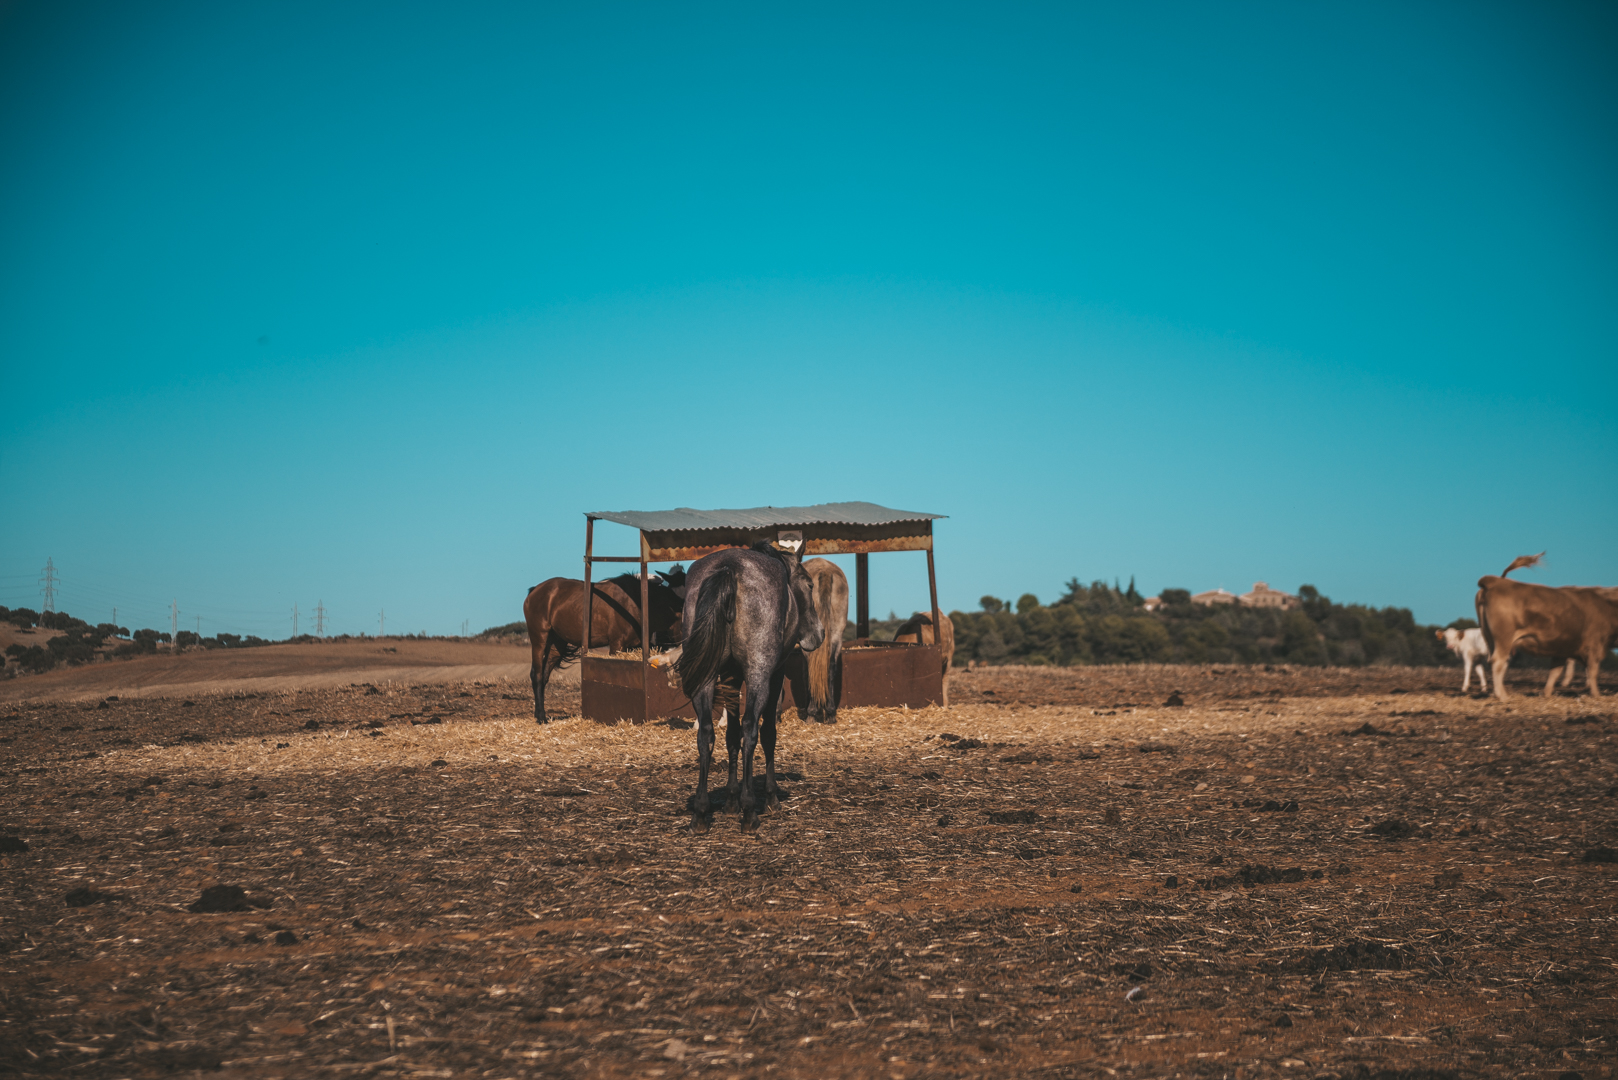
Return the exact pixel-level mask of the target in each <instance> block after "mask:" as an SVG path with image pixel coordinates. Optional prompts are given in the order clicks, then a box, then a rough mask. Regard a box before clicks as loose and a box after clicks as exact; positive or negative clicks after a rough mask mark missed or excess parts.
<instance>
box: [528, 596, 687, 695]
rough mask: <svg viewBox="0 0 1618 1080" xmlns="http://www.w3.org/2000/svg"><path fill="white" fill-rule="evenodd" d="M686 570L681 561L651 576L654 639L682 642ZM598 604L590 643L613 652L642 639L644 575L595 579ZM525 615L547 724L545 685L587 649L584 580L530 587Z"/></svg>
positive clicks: (531, 677) (532, 671) (533, 677)
mask: <svg viewBox="0 0 1618 1080" xmlns="http://www.w3.org/2000/svg"><path fill="white" fill-rule="evenodd" d="M684 586H685V571H684V570H683V569H681V568H680V567H678V566H676V567H675V568H674V569H673V570H672V571H670V572H669V573H667V574H658V575H656V576H655V577H653V578H652V579H651V582H650V589H649V592H650V596H651V604H652V618H651V631H652V642H653V643H654V644H660V645H671V644H676V643H678V642H679V640H680V638H681V636H682V633H681V629H682V628H681V617H682V612H681V607H682V605H683V604H684V602H685V600H684V596H685V588H684ZM590 592H591V594H592V596H593V599H594V604H593V606H592V608H591V611H590V648H592V649H598V648H600V647H601V646H603V645H605V646H607V647H609V648H610V649H612V651H613V652H622V651H624V650H625V649H629V648H633V647H636V646H639V645H640V575H639V574H620V575H618V576H617V577H615V578H609V579H608V580H606V581H592V582H591V583H590ZM522 614H523V619H524V621H526V622H527V623H528V646H529V648H530V649H532V650H533V654H534V660H533V663H532V665H531V666H530V667H529V669H528V681H529V682H531V683H532V684H533V687H534V720H535V722H536V723H540V724H543V723H545V722H546V721H547V720H548V719H549V717H547V716H546V715H545V687H546V685H547V684H548V683H549V682H550V681H551V674H552V673H553V672H554V671H556V670H557V669H558V668H560V667H562V666H563V665H564V664H568V663H571V662H572V661H574V660H577V659H578V658H579V656H580V655H581V654H582V653H583V652H585V651H586V650H585V649H584V582H582V581H580V580H578V579H577V578H559V577H556V578H550V579H549V580H547V581H542V582H540V583H539V584H538V585H535V586H534V587H533V588H532V589H529V590H528V596H527V598H526V599H524V600H523V602H522Z"/></svg>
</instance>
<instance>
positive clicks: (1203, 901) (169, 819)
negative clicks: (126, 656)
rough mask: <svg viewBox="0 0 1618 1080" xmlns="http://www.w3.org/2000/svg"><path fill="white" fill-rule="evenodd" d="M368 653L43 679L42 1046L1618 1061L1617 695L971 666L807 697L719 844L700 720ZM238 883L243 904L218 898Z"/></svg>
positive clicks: (27, 821) (7, 831) (279, 1065)
mask: <svg viewBox="0 0 1618 1080" xmlns="http://www.w3.org/2000/svg"><path fill="white" fill-rule="evenodd" d="M403 652H404V650H403V648H402V647H401V654H403ZM182 659H183V658H182ZM109 666H110V665H109ZM400 666H401V667H405V666H408V665H404V664H403V663H402V661H401V664H400ZM445 666H451V665H445ZM80 670H81V671H85V672H96V671H99V666H92V667H90V668H85V669H80ZM328 674H329V673H328ZM249 677H264V676H262V675H259V676H249ZM45 678H48V677H41V680H38V681H37V683H36V684H37V685H39V686H42V687H44V688H45V689H46V690H47V691H48V692H50V693H52V694H57V695H60V693H62V692H65V691H64V688H63V687H52V686H47V685H46V684H45V683H44V681H43V680H44V679H45ZM28 681H30V682H33V681H34V680H28ZM209 681H212V682H219V681H222V680H209ZM348 681H351V682H352V681H359V682H364V681H371V682H373V684H374V685H371V686H363V685H362V686H347V685H343V686H341V687H338V688H331V689H303V690H290V691H274V692H258V691H251V690H248V691H243V690H233V691H231V692H230V693H215V694H202V693H195V694H193V695H191V696H188V697H185V698H183V699H182V698H178V697H159V696H149V697H143V698H137V699H131V698H129V697H127V696H125V695H122V694H120V695H118V697H119V700H117V701H95V702H91V701H64V700H60V699H59V696H58V699H54V700H53V699H47V698H43V697H39V696H34V697H31V698H29V699H27V700H19V699H17V698H12V699H11V702H10V703H9V704H7V705H5V706H3V707H0V882H3V886H0V888H3V892H0V1071H10V1072H12V1073H15V1074H18V1075H23V1076H55V1075H65V1076H90V1077H160V1076H184V1077H191V1076H194V1075H202V1076H207V1077H220V1076H224V1077H238V1076H239V1077H308V1076H331V1077H345V1076H355V1077H374V1076H407V1077H423V1076H435V1077H489V1078H499V1077H586V1076H589V1077H596V1076H600V1077H631V1076H634V1077H669V1078H672V1077H680V1076H712V1077H729V1076H747V1077H765V1076H769V1077H804V1078H812V1080H826V1078H830V1077H844V1076H847V1077H901V1078H911V1077H975V1076H1008V1077H1042V1078H1043V1077H1100V1076H1118V1075H1135V1076H1186V1077H1249V1078H1250V1077H1272V1076H1274V1077H1280V1076H1288V1077H1295V1076H1307V1077H1340V1078H1347V1077H1360V1078H1369V1077H1380V1078H1384V1080H1389V1078H1404V1080H1419V1078H1434V1077H1474V1076H1534V1077H1566V1076H1570V1075H1579V1076H1584V1077H1595V1076H1610V1075H1611V1072H1612V1067H1613V1065H1614V1064H1615V1061H1614V1059H1615V1056H1618V1055H1615V1043H1618V1004H1615V1000H1614V995H1615V990H1618V967H1615V958H1618V953H1615V948H1618V941H1615V919H1618V893H1615V891H1614V887H1613V886H1614V879H1615V876H1618V862H1614V861H1613V860H1615V859H1618V853H1615V852H1614V850H1613V849H1614V848H1618V756H1615V749H1618V746H1615V734H1618V702H1614V701H1613V700H1612V699H1603V700H1600V701H1593V700H1591V699H1590V698H1588V697H1580V696H1562V697H1556V698H1552V699H1550V700H1545V699H1540V698H1532V699H1530V698H1521V697H1519V698H1516V699H1514V700H1512V701H1511V702H1508V703H1505V704H1502V703H1499V702H1494V701H1490V700H1487V699H1483V698H1479V697H1461V696H1459V694H1458V693H1456V690H1455V685H1456V684H1458V682H1459V674H1458V672H1453V671H1448V670H1433V671H1428V670H1398V669H1381V670H1371V671H1319V670H1290V671H1289V670H1276V671H1268V672H1267V671H1264V670H1262V669H1246V668H1224V669H1193V668H1090V669H1079V670H1072V669H1055V670H1053V669H1039V668H1002V669H990V670H979V671H972V672H965V673H960V674H958V675H956V676H955V677H954V679H953V680H952V695H953V700H954V701H955V702H956V704H955V705H954V706H953V707H951V708H949V709H925V710H917V711H908V710H879V709H860V710H849V711H846V712H845V713H844V714H843V716H842V720H843V722H842V723H840V724H839V725H837V726H835V727H822V726H817V725H811V724H805V723H801V722H799V721H798V720H797V719H796V718H793V719H790V720H788V721H786V722H785V723H784V724H783V727H782V733H781V746H780V759H779V762H780V765H781V768H782V770H783V771H784V772H785V773H786V775H787V777H788V779H786V780H783V786H784V788H785V789H786V790H787V793H788V797H787V798H786V799H785V801H784V802H783V803H782V805H781V807H780V809H779V810H777V811H774V812H772V813H770V814H767V815H766V816H765V818H764V823H763V828H762V829H761V831H760V832H759V833H757V834H756V835H743V834H741V833H740V832H739V830H738V826H737V818H736V816H735V815H734V814H733V813H732V814H727V815H724V816H722V817H721V818H720V819H719V820H718V821H717V822H716V824H715V827H714V830H713V831H712V832H711V833H709V834H707V835H705V836H693V835H691V834H689V833H688V832H686V831H684V829H683V828H682V826H683V825H684V823H685V815H684V814H683V806H684V802H685V798H686V796H687V794H688V793H689V791H690V790H691V787H692V784H693V783H694V780H695V771H696V770H695V764H694V763H695V739H694V732H692V731H689V730H675V729H671V728H670V727H667V726H651V725H648V726H645V727H639V728H637V727H632V726H628V725H622V726H618V727H605V726H599V725H596V724H592V723H587V722H584V721H581V720H578V719H572V720H564V721H561V722H558V723H555V724H552V725H550V726H546V727H540V726H537V725H535V724H534V723H533V722H532V720H531V719H530V716H531V702H530V698H529V694H528V688H527V685H526V678H522V679H518V680H514V681H499V680H483V681H481V682H463V683H453V684H437V685H409V684H407V683H404V682H395V683H393V684H391V685H384V684H382V683H379V682H376V680H356V679H352V678H350V679H349V680H348ZM1539 681H1540V676H1539V675H1537V674H1536V673H1533V672H1528V673H1525V674H1524V676H1523V677H1522V683H1523V688H1526V687H1527V685H1529V684H1532V683H1537V682H1539ZM147 685H148V686H151V685H160V684H158V683H155V682H154V683H149V684H147ZM14 689H15V686H8V687H7V690H8V691H11V690H14ZM1605 689H1606V690H1607V692H1608V693H1611V692H1612V691H1613V690H1614V689H1615V687H1613V686H1608V687H1606V688H1605ZM1174 691H1179V693H1180V695H1181V697H1182V699H1183V700H1184V701H1185V704H1184V705H1183V706H1171V705H1165V704H1164V702H1165V701H1167V700H1169V696H1170V694H1171V693H1172V692H1174ZM568 693H572V694H573V695H574V696H573V698H572V703H571V704H572V707H574V708H576V707H577V697H576V690H568V689H567V688H565V687H564V688H560V689H559V691H558V697H557V698H556V704H558V705H559V706H563V707H564V708H565V707H567V706H568V701H567V698H566V695H567V694H568ZM6 838H10V839H6ZM216 885H226V886H238V887H240V888H241V889H242V890H244V891H245V895H244V897H243V898H241V899H239V900H238V903H237V905H236V906H239V907H240V908H241V910H236V911H222V912H212V911H205V910H193V909H192V905H193V904H195V903H196V902H197V901H198V900H199V898H200V897H201V895H202V893H203V890H204V889H205V888H207V887H209V886H216ZM255 904H261V905H266V906H253V905H255ZM223 906H227V907H228V906H232V905H231V904H229V903H227V904H225V905H223Z"/></svg>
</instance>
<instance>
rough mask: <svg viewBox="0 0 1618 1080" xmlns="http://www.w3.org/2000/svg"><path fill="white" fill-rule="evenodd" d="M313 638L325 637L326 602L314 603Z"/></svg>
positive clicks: (317, 601)
mask: <svg viewBox="0 0 1618 1080" xmlns="http://www.w3.org/2000/svg"><path fill="white" fill-rule="evenodd" d="M315 636H316V637H325V636H326V602H325V601H324V600H316V601H315Z"/></svg>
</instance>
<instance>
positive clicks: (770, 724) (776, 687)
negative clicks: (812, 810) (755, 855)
mask: <svg viewBox="0 0 1618 1080" xmlns="http://www.w3.org/2000/svg"><path fill="white" fill-rule="evenodd" d="M782 681H783V676H782V675H780V674H778V675H776V676H775V678H773V679H771V680H770V700H769V701H768V702H767V703H766V704H765V706H764V711H763V712H762V713H760V714H759V719H758V741H759V744H760V745H761V746H763V747H764V806H765V807H766V808H767V809H770V810H774V809H776V808H777V807H779V806H780V805H781V795H780V789H778V788H777V787H776V786H775V722H776V721H777V720H779V719H780V717H781V710H780V704H781V683H782Z"/></svg>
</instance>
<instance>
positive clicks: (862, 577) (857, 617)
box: [854, 551, 871, 640]
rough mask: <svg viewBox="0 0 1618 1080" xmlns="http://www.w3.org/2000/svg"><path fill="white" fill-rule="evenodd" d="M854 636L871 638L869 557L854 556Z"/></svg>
mask: <svg viewBox="0 0 1618 1080" xmlns="http://www.w3.org/2000/svg"><path fill="white" fill-rule="evenodd" d="M854 636H855V637H857V638H860V639H861V640H863V639H865V638H868V637H870V636H871V556H869V555H867V554H866V553H865V552H863V551H862V552H860V553H859V554H857V555H855V556H854Z"/></svg>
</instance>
